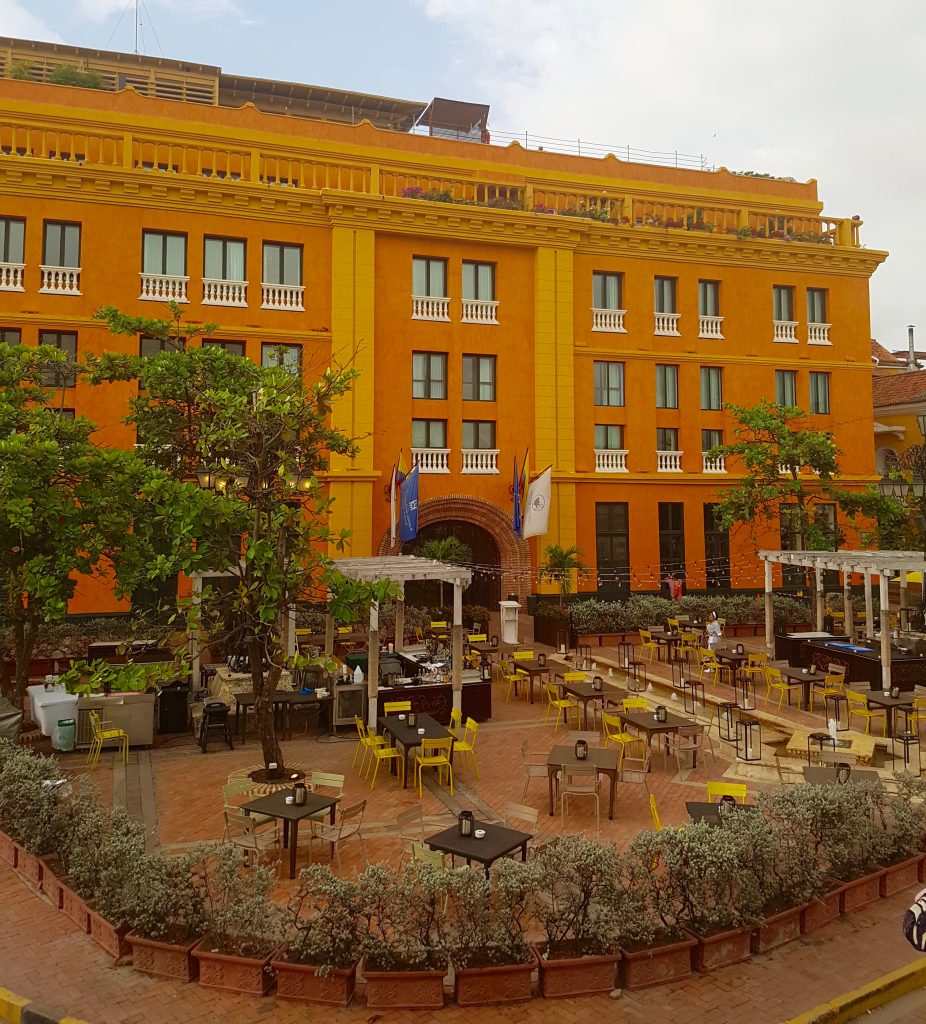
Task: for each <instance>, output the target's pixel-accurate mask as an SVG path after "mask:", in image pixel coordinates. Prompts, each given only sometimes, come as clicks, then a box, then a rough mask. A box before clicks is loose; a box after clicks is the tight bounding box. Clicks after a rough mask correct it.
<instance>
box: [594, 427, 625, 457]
mask: <svg viewBox="0 0 926 1024" xmlns="http://www.w3.org/2000/svg"><path fill="white" fill-rule="evenodd" d="M595 450H596V451H600V452H621V451H623V450H624V428H623V427H622V426H621V425H620V424H614V423H596V424H595Z"/></svg>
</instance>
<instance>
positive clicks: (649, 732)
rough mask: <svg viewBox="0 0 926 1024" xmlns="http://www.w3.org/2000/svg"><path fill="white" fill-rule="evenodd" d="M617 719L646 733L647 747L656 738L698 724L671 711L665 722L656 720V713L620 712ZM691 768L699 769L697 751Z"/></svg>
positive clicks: (694, 753) (692, 759)
mask: <svg viewBox="0 0 926 1024" xmlns="http://www.w3.org/2000/svg"><path fill="white" fill-rule="evenodd" d="M617 717H618V718H620V720H621V721H622V722H623V723H624V724H625V725H629V726H631V728H633V729H638V730H639V731H640V732H644V733H646V743H647V746H651V745H652V742H653V737H654V736H662V735H667V734H668V733H673V732H678V730H679V729H684V728H685V727H686V726H689V725H695V724H696V723H695V722H694V721H692V719H690V718H682V716H681V715H673V714H672V712H671V711H667V712H666V718H665V721H664V722H660V721H659V719H658V718H656V712H655V711H624V710H620V711H618V712H617ZM691 767H692V768H697V767H698V754H697V751H692V754H691Z"/></svg>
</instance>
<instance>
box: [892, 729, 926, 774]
mask: <svg viewBox="0 0 926 1024" xmlns="http://www.w3.org/2000/svg"><path fill="white" fill-rule="evenodd" d="M898 747H901V748H902V752H903V753H902V756H903V770H904V771H905V772H908V771H911V770H912V765H913V754H912V752H913V751H914V750H915V751H916V774H917V775H922V774H923V758H922V752H921V750H920V738H919V736H917V734H916V733H915V732H896V731H895V733H894V735H893V736H892V737H891V758H892V759H893V760H894V761H895V762H896V760H897V757H898V754H897V748H898Z"/></svg>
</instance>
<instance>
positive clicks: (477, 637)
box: [466, 633, 488, 644]
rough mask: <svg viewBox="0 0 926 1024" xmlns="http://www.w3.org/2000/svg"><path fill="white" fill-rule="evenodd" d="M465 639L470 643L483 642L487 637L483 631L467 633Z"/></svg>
mask: <svg viewBox="0 0 926 1024" xmlns="http://www.w3.org/2000/svg"><path fill="white" fill-rule="evenodd" d="M466 639H467V640H468V641H469V643H471V644H484V643H485V642H486V641H487V640H488V637H487V636H486V635H485V633H467V635H466Z"/></svg>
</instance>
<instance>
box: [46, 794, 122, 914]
mask: <svg viewBox="0 0 926 1024" xmlns="http://www.w3.org/2000/svg"><path fill="white" fill-rule="evenodd" d="M65 814H66V828H65V830H64V832H63V838H62V842H61V843H60V844H59V846H58V849H57V854H58V858H59V861H60V864H61V871H62V872H63V874H61V875H60V876H59V877H58V883H59V886H60V893H61V895H60V900H61V909H62V910H63V911H64V913H65V914H66V915H67V916H68V917H69V918H70V919H71V920H72V921H73V922H74V923H75V924H76V925H77V926H78V928H80V930H81V931H83V932H87V933H89V931H90V906H91V903H92V901H93V899H94V896H95V895H96V892H97V891H98V889H99V887H100V870H101V866H102V848H101V844H100V837H101V836H102V835H103V832H104V830H105V828H106V821H107V817H108V814H109V812H108V811H106V810H104V808H103V807H102V806H101V805H100V802H99V798H98V797H97V794H96V791H95V790H91V791H89V792H86V793H77V794H75V795H74V796H73V797H72V798H71V799H70V800H69V801H68V802H67V805H66V808H65Z"/></svg>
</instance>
